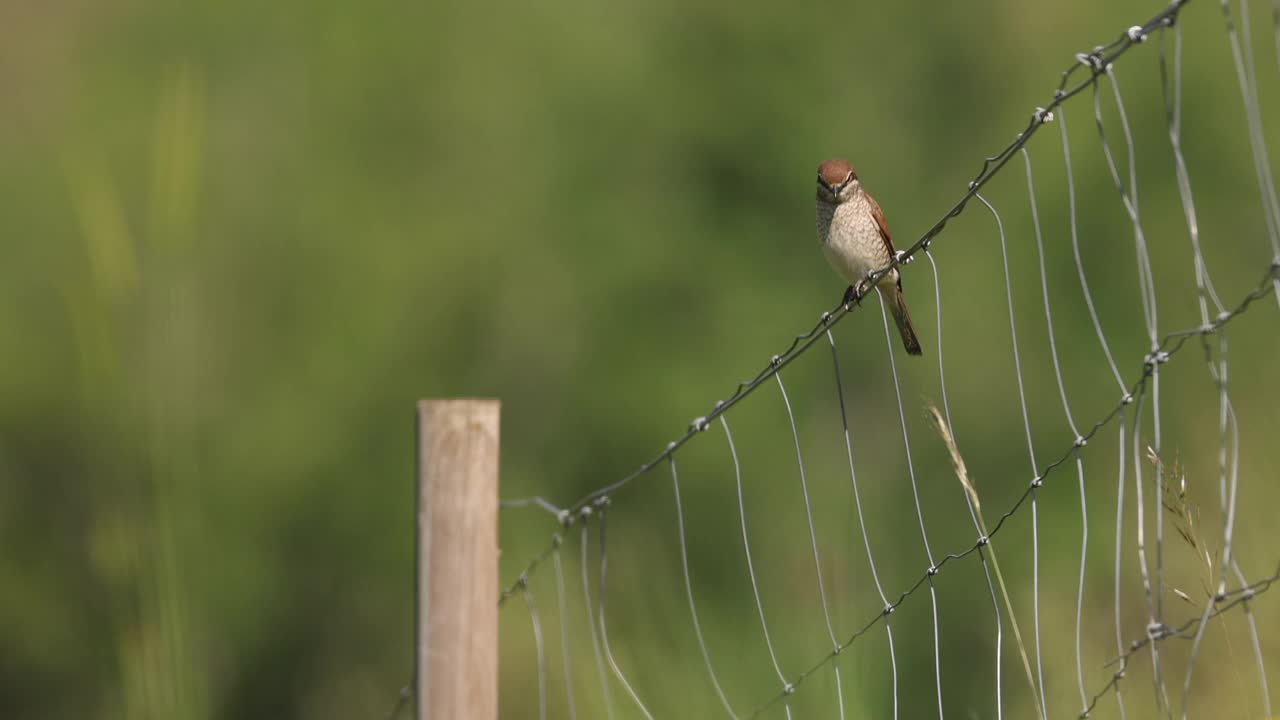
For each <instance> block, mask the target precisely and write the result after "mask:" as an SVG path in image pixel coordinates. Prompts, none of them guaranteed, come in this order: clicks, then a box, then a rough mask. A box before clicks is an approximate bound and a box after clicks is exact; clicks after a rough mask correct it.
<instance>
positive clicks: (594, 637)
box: [579, 508, 613, 720]
mask: <svg viewBox="0 0 1280 720" xmlns="http://www.w3.org/2000/svg"><path fill="white" fill-rule="evenodd" d="M589 511H590V508H583V512H582V519H581V523H582V533H581V536H580V539H579V542H580V544H581V550H582V597H583V600H584V602H585V605H586V609H587V627H588V628H589V629H590V631H591V650H592V652H593V653H594V654H595V658H596V674H597V675H599V677H600V694H601V697H602V698H603V699H604V709H605V715H606V717H608V718H609V720H613V697H612V695H611V694H610V693H609V678H608V677H607V676H606V674H605V669H604V657H603V656H602V655H601V653H600V634H599V633H598V632H596V618H595V611H594V610H593V609H592V604H591V580H590V570H589V568H590V565H589V564H588V563H587V557H588V554H589V547H590V544H591V543H590V540H591V536H590V534H589V533H588V532H587V529H588V528H587V520H588V518H589V517H590V513H589Z"/></svg>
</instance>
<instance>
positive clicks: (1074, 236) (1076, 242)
mask: <svg viewBox="0 0 1280 720" xmlns="http://www.w3.org/2000/svg"><path fill="white" fill-rule="evenodd" d="M1057 122H1058V128H1059V130H1060V131H1061V133H1060V134H1061V136H1062V160H1063V163H1064V165H1065V166H1066V171H1067V211H1068V212H1067V216H1068V218H1069V219H1070V221H1071V250H1072V252H1073V254H1074V256H1075V260H1076V273H1077V275H1079V277H1080V289H1081V290H1082V291H1083V292H1084V304H1085V307H1087V308H1088V309H1089V319H1090V320H1092V321H1093V329H1094V332H1096V333H1097V335H1098V343H1099V344H1100V345H1102V354H1103V355H1105V356H1106V358H1107V365H1109V366H1110V367H1111V374H1112V375H1114V376H1115V379H1116V384H1117V385H1119V386H1120V392H1121V393H1123V392H1125V385H1124V380H1123V379H1122V378H1121V377H1120V368H1119V367H1117V366H1116V360H1115V358H1114V357H1113V356H1112V355H1111V346H1110V345H1109V344H1108V343H1107V336H1106V334H1104V333H1103V332H1102V322H1101V321H1099V320H1098V310H1097V308H1096V307H1094V304H1093V293H1091V292H1089V281H1088V279H1086V278H1085V273H1084V261H1083V260H1082V259H1081V257H1080V236H1079V232H1078V230H1077V222H1076V182H1075V176H1074V174H1073V173H1072V172H1071V146H1070V143H1069V142H1068V140H1067V114H1066V112H1065V111H1063V110H1062V108H1059V109H1058V117H1057Z"/></svg>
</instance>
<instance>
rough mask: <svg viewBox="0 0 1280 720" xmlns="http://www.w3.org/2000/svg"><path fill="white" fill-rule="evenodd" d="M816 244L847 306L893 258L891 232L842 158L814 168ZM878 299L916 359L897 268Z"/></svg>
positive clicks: (885, 280) (882, 282)
mask: <svg viewBox="0 0 1280 720" xmlns="http://www.w3.org/2000/svg"><path fill="white" fill-rule="evenodd" d="M817 210H818V240H819V241H821V242H822V254H823V255H825V256H826V258H827V262H828V263H830V264H831V267H832V268H834V269H835V271H836V272H837V273H838V274H839V275H840V276H841V277H843V278H844V279H845V280H846V281H848V282H849V289H848V290H846V291H845V301H846V302H848V301H849V300H852V299H853V298H854V297H857V296H858V295H860V294H861V292H862V290H863V289H864V288H865V284H866V282H867V274H868V273H870V272H871V271H873V270H879V269H880V268H882V267H884V266H886V265H888V264H889V263H890V261H892V260H893V258H894V257H895V256H896V254H897V253H896V251H895V250H894V249H893V239H892V238H891V237H890V235H889V226H888V225H886V224H885V221H884V213H883V212H881V211H880V205H879V204H877V203H876V201H875V198H873V197H871V194H870V193H868V192H867V191H866V190H865V189H863V187H862V183H861V181H859V180H858V173H857V172H855V171H854V169H853V165H852V164H850V162H849V161H848V160H846V159H844V158H832V159H830V160H827V161H825V162H823V163H822V164H821V165H819V166H818V204H817ZM876 287H877V289H878V290H879V291H880V295H881V297H882V298H884V299H885V300H886V301H888V304H889V312H891V313H893V319H894V321H895V322H897V324H898V332H899V333H901V335H902V344H903V346H904V347H905V348H906V350H907V354H908V355H920V354H921V352H922V351H921V349H920V341H919V339H917V338H916V331H915V328H914V327H912V325H911V313H909V312H907V303H906V300H904V299H903V297H902V278H901V277H900V275H899V273H898V269H897V268H896V267H895V268H893V269H892V270H890V271H889V272H887V273H885V274H884V275H881V276H880V278H879V279H878V280H877V282H876Z"/></svg>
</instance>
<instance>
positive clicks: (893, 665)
mask: <svg viewBox="0 0 1280 720" xmlns="http://www.w3.org/2000/svg"><path fill="white" fill-rule="evenodd" d="M927 254H928V253H926V255H927ZM930 262H932V260H930ZM827 342H828V343H829V344H830V345H831V367H832V369H833V370H834V371H835V379H836V397H837V398H839V400H840V425H841V427H842V428H843V429H844V448H845V453H846V455H847V456H848V458H849V483H850V484H851V485H852V486H853V503H854V507H855V508H856V509H857V511H858V527H859V528H860V529H861V531H862V546H863V547H864V548H866V551H867V564H868V565H870V566H871V580H872V581H873V582H874V583H875V586H876V592H877V593H879V595H880V601H881V602H882V603H884V605H883V607H884V609H885V612H889V608H890V604H889V598H888V596H887V595H885V594H884V586H883V585H881V584H880V574H879V573H878V572H877V571H876V560H875V557H874V556H873V555H872V553H871V540H870V539H869V538H868V536H867V523H866V521H865V520H864V519H863V515H862V497H861V495H860V494H859V493H858V475H857V473H856V472H854V469H853V442H852V441H851V439H850V437H849V414H848V410H847V409H846V408H845V404H844V384H843V383H842V382H841V381H840V356H839V354H838V353H837V352H836V339H835V337H834V336H833V335H832V334H831V331H830V330H828V331H827ZM884 627H885V631H886V634H887V635H888V639H889V670H890V672H891V673H892V678H893V685H892V687H893V717H894V719H895V720H897V717H898V660H897V657H896V656H895V654H894V651H893V628H892V627H891V626H890V624H889V621H888V619H887V618H886V619H885V622H884Z"/></svg>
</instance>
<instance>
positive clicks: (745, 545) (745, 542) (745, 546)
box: [720, 415, 791, 717]
mask: <svg viewBox="0 0 1280 720" xmlns="http://www.w3.org/2000/svg"><path fill="white" fill-rule="evenodd" d="M720 426H721V427H723V428H724V437H725V439H726V440H728V441H729V454H730V455H731V456H732V457H733V477H734V481H735V483H736V485H737V488H738V519H739V521H740V522H741V524H742V550H743V552H744V553H745V554H746V556H747V577H748V578H750V579H751V595H752V597H754V598H755V601H756V610H757V611H758V612H759V613H760V630H761V632H762V633H763V634H764V645H765V647H766V648H768V650H769V661H770V662H771V663H773V671H774V672H776V673H777V674H778V682H780V683H782V687H783V691H784V692H787V693H788V694H789V691H790V688H791V684H790V683H788V682H787V676H786V675H783V674H782V667H781V666H779V665H778V655H777V654H776V653H775V652H774V651H773V640H771V639H770V638H769V624H768V623H767V622H765V619H764V603H762V602H760V586H759V585H758V584H757V583H756V569H755V565H754V564H753V563H752V562H751V541H750V540H749V539H747V508H746V504H745V503H744V502H743V499H742V465H741V464H740V463H739V462H738V449H737V448H736V447H734V444H733V433H731V432H729V422H728V421H727V420H725V419H724V415H721V416H720ZM787 717H791V708H790V707H789V706H788V707H787Z"/></svg>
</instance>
